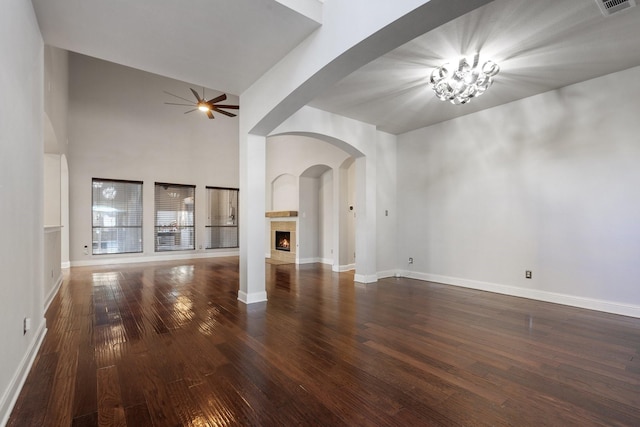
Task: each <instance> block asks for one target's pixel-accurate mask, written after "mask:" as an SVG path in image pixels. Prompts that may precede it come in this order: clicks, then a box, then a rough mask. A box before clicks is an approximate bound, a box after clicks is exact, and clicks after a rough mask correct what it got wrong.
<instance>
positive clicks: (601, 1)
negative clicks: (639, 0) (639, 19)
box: [596, 0, 636, 16]
mask: <svg viewBox="0 0 640 427" xmlns="http://www.w3.org/2000/svg"><path fill="white" fill-rule="evenodd" d="M596 3H598V7H599V8H600V11H601V12H602V14H603V15H604V16H609V15H613V14H614V13H616V12H620V11H621V10H625V9H629V8H631V7H634V6H635V5H636V0H596Z"/></svg>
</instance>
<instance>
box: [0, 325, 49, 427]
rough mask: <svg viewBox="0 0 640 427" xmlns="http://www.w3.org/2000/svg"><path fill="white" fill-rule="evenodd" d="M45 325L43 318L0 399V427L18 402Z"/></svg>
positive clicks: (5, 422)
mask: <svg viewBox="0 0 640 427" xmlns="http://www.w3.org/2000/svg"><path fill="white" fill-rule="evenodd" d="M46 324H47V322H46V320H45V319H44V318H43V319H42V321H41V323H40V327H39V328H38V331H37V334H36V336H35V338H34V340H33V341H32V342H31V345H30V346H29V349H28V350H27V352H26V353H25V355H24V357H23V358H22V361H21V362H20V365H18V369H17V370H16V372H15V374H14V375H13V378H11V382H10V383H9V387H7V390H6V391H5V393H4V394H3V395H2V399H0V426H4V425H6V424H7V421H9V415H11V411H12V410H13V407H14V406H15V404H16V401H17V400H18V396H19V395H20V391H21V390H22V387H23V386H24V383H25V381H26V380H27V375H29V371H30V370H31V367H32V366H33V362H34V361H35V359H36V356H37V354H38V350H40V346H41V345H42V341H43V340H44V336H45V335H46V333H47V328H46Z"/></svg>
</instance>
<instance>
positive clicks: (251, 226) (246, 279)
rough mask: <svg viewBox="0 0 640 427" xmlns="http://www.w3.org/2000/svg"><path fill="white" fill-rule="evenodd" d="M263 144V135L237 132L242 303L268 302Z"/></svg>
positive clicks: (240, 294)
mask: <svg viewBox="0 0 640 427" xmlns="http://www.w3.org/2000/svg"><path fill="white" fill-rule="evenodd" d="M241 129H242V126H241ZM266 144H267V139H266V137H264V136H258V135H252V134H247V133H242V132H241V133H240V206H239V208H240V218H239V219H240V290H239V291H238V300H240V301H242V302H244V303H245V304H251V303H254V302H261V301H266V300H267V292H266V282H265V259H264V247H265V225H264V224H265V220H264V212H265V206H266V205H265V191H266V190H265V183H264V180H265V172H266Z"/></svg>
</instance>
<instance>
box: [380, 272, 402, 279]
mask: <svg viewBox="0 0 640 427" xmlns="http://www.w3.org/2000/svg"><path fill="white" fill-rule="evenodd" d="M399 276H400V273H399V272H398V270H387V271H378V279H386V278H387V277H399Z"/></svg>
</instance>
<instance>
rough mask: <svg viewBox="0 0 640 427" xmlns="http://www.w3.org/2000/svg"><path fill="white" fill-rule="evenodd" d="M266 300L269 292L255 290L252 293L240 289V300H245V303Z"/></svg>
mask: <svg viewBox="0 0 640 427" xmlns="http://www.w3.org/2000/svg"><path fill="white" fill-rule="evenodd" d="M266 300H267V293H266V292H265V291H262V292H253V293H250V294H248V293H246V292H243V291H238V301H240V302H243V303H245V304H254V303H256V302H264V301H266Z"/></svg>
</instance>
